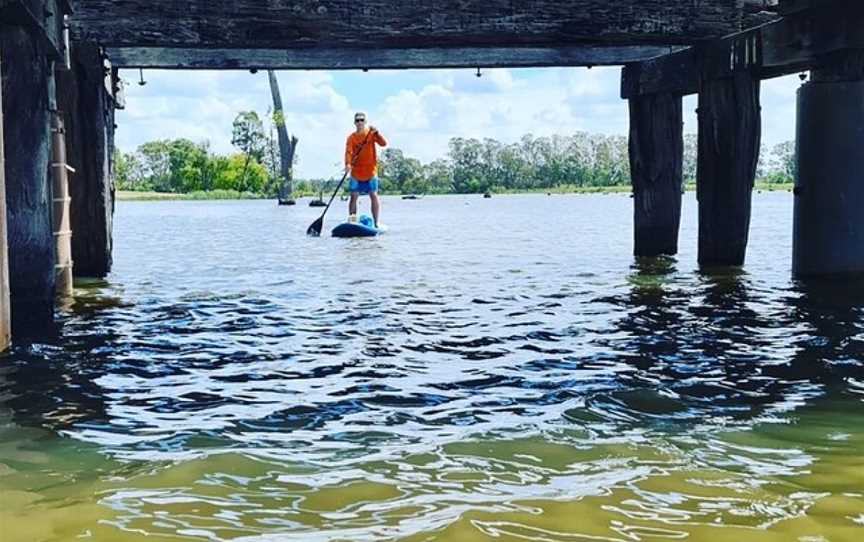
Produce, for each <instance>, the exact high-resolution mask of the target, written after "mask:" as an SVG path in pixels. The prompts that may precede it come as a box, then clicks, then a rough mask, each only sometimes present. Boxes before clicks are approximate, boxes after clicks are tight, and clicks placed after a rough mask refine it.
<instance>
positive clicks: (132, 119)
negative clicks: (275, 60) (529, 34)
mask: <svg viewBox="0 0 864 542" xmlns="http://www.w3.org/2000/svg"><path fill="white" fill-rule="evenodd" d="M122 75H123V77H124V78H126V79H129V80H130V82H131V83H132V84H131V85H130V86H129V88H128V92H127V109H126V111H122V112H118V116H117V119H118V125H119V129H118V132H117V137H118V145H119V146H120V148H121V149H123V150H125V151H131V150H133V149H134V148H135V147H136V146H137V145H139V144H141V143H143V142H145V141H149V140H153V139H159V138H169V137H171V138H173V137H186V138H189V139H192V140H195V141H202V140H209V141H210V142H211V145H212V148H213V150H214V151H216V152H221V153H228V152H234V150H233V149H232V147H231V143H230V140H231V123H232V121H233V120H234V117H235V116H236V114H237V113H238V112H239V111H242V110H249V109H253V110H256V111H258V112H259V113H260V114H262V115H263V114H264V113H265V112H267V111H268V109H270V108H271V106H272V104H271V101H270V91H269V85H268V82H267V75H266V72H259V73H257V74H255V75H252V74H250V73H249V72H239V71H238V72H170V71H158V72H157V71H152V72H146V73H145V77H146V78H147V80H148V85H146V86H144V87H140V86H138V85H136V84H135V81H137V78H138V73H137V72H123V74H122ZM367 75H368V76H369V77H368V78H367V77H366V76H367ZM340 77H343V76H342V75H341V73H340V72H300V71H292V72H280V73H279V80H280V87H281V91H282V99H283V102H284V106H285V114H286V120H287V124H288V126H289V130H290V131H292V132H293V133H295V134H296V135H297V136H298V137H299V138H300V145H299V147H298V156H299V162H298V166H297V176H298V177H300V178H308V177H327V176H332V175H335V174H336V172H337V171H338V169H339V162H340V161H341V156H342V152H343V145H344V141H345V136H347V134H348V133H349V131H350V130H351V124H350V119H351V116H352V114H353V112H354V110H355V109H361V107H358V106H359V105H360V104H369V103H371V104H372V105H370V106H369V107H367V109H368V113H369V117H370V120H371V121H372V124H374V125H376V126H377V127H378V128H379V129H380V130H381V131H382V133H383V134H384V135H385V136H386V137H387V138H388V140H390V142H391V145H392V146H394V147H398V148H400V149H402V150H403V151H405V152H406V153H407V154H408V155H409V156H414V157H416V158H419V159H420V160H422V161H424V162H429V161H431V160H434V159H435V158H439V157H441V156H443V155H444V154H445V153H446V152H447V144H448V141H449V140H450V138H452V137H475V138H481V139H482V138H485V137H491V138H495V139H498V140H500V141H504V142H512V141H516V140H518V139H519V138H520V137H521V136H522V135H524V134H527V133H532V134H534V135H535V136H542V135H552V134H562V135H569V134H572V133H575V132H577V131H588V132H599V133H606V134H621V135H626V134H627V130H628V123H629V119H628V108H627V102H626V101H625V100H622V99H620V97H619V93H620V90H619V80H620V69H619V68H594V69H592V70H587V69H584V68H561V69H544V70H505V69H496V70H491V69H484V70H483V76H482V77H481V78H477V77H475V75H474V71H472V70H432V71H426V72H417V71H415V72H410V73H406V72H398V71H394V72H382V73H375V74H371V73H370V74H363V76H360V77H359V79H358V76H357V74H353V75H352V77H353V78H352V79H351V81H357V80H359V81H361V82H362V81H369V83H368V84H369V85H370V87H369V89H371V88H372V87H374V86H375V85H376V84H377V87H375V88H377V89H379V90H380V88H384V89H390V90H387V92H384V94H381V92H379V93H378V94H375V96H377V97H376V98H374V101H371V102H370V99H371V98H370V96H371V95H372V94H374V93H371V94H370V92H367V90H369V89H364V88H360V87H361V86H362V83H361V84H360V85H358V84H356V83H352V85H350V87H349V88H348V89H347V90H345V91H344V93H342V92H339V91H338V90H337V88H338V85H337V84H336V83H338V82H339V81H345V80H346V79H339V78H340ZM384 77H386V80H387V84H386V85H381V84H380V81H381V78H384ZM418 81H419V82H420V83H419V84H418ZM797 83H798V82H797V79H795V78H794V77H793V78H782V79H777V80H772V81H767V82H765V83H764V84H763V89H762V96H763V99H762V105H763V126H764V128H763V138H764V140H765V142H766V144H774V143H776V142H780V141H785V140H788V139H792V138H793V137H794V122H795V88H796V87H797ZM695 107H696V99H695V97H688V98H686V100H685V109H684V111H685V132H695V131H696V117H695V113H694V110H695Z"/></svg>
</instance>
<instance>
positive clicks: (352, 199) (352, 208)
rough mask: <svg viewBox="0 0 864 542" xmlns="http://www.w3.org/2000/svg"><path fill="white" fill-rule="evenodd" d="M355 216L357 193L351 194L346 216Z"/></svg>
mask: <svg viewBox="0 0 864 542" xmlns="http://www.w3.org/2000/svg"><path fill="white" fill-rule="evenodd" d="M356 214H357V192H351V196H350V199H349V200H348V215H349V216H351V215H356Z"/></svg>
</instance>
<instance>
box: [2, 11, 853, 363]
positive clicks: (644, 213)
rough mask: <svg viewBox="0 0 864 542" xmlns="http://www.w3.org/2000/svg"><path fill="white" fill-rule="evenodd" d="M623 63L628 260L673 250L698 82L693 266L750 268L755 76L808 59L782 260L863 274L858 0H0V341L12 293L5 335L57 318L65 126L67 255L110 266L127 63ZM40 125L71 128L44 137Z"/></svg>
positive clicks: (81, 264) (87, 267)
mask: <svg viewBox="0 0 864 542" xmlns="http://www.w3.org/2000/svg"><path fill="white" fill-rule="evenodd" d="M67 23H68V29H69V33H68V36H67V35H66V34H65V32H64V28H65V27H64V25H65V24H67ZM616 64H626V66H625V69H624V71H623V78H622V88H621V91H622V98H625V99H628V100H629V101H630V121H631V125H630V128H631V130H630V163H631V177H632V182H633V191H634V203H635V205H634V226H635V227H634V233H635V235H634V251H635V253H636V254H637V255H640V256H656V255H658V254H674V253H675V252H676V251H677V239H678V227H679V222H680V213H681V175H682V167H681V163H682V149H683V141H682V133H681V130H682V123H681V114H682V105H681V104H682V102H681V100H682V96H684V95H687V94H692V93H698V94H699V110H698V117H699V119H698V122H699V153H698V154H699V165H698V173H697V186H698V197H699V263H700V265H701V266H703V267H706V268H710V267H712V266H717V265H720V266H728V265H733V266H738V265H741V264H743V263H744V257H745V253H746V247H747V236H748V231H749V222H750V194H751V191H752V188H753V180H754V176H755V173H756V164H757V160H758V152H759V148H760V143H761V141H760V133H759V127H760V125H761V122H760V121H761V117H760V115H761V113H760V110H761V105H760V99H761V98H760V93H759V85H760V81H761V80H763V79H765V78H768V77H775V76H777V75H781V74H785V73H794V72H796V71H799V70H808V69H809V70H812V78H811V81H810V82H809V83H807V85H805V86H804V87H803V88H802V90H801V91H800V92H799V115H798V118H799V128H798V130H799V133H798V137H797V139H798V141H799V142H802V143H800V144H799V147H800V148H799V150H798V156H797V160H798V163H797V171H798V179H797V180H796V181H797V187H796V202H795V206H796V207H795V226H794V229H795V233H794V238H795V247H794V248H793V262H794V266H793V267H794V271H795V273H796V274H799V275H802V276H805V275H806V276H809V275H820V274H834V273H850V272H854V273H864V250H862V248H861V247H862V245H861V242H860V240H861V239H862V238H864V214H861V213H860V211H859V210H860V208H861V206H862V205H864V183H862V179H861V173H860V172H861V168H860V167H859V162H860V156H861V154H862V152H864V151H862V149H864V132H862V131H861V130H860V126H861V125H864V106H862V104H864V2H861V1H860V0H699V1H695V0H693V1H679V0H568V1H566V2H561V1H560V0H534V1H533V2H522V1H521V0H441V1H438V2H427V1H426V0H402V1H399V0H267V1H263V0H0V72H2V87H0V90H2V93H0V95H2V97H0V106H2V107H0V123H2V130H0V151H5V153H4V152H0V249H2V247H3V245H4V242H5V241H4V238H5V237H8V251H4V250H0V350H2V348H3V347H4V345H5V343H6V342H7V340H8V334H7V333H6V331H5V330H6V329H8V324H9V321H8V320H9V319H8V316H7V314H8V310H9V308H10V304H11V312H12V319H13V322H12V327H13V331H14V332H15V334H16V335H20V334H22V333H26V332H27V330H28V328H29V329H32V330H43V331H44V330H45V329H48V324H50V321H51V320H52V319H53V309H54V300H53V295H54V291H55V273H56V270H55V265H54V264H55V259H57V258H58V257H56V256H55V248H57V246H55V245H57V243H55V242H54V237H55V236H57V235H58V234H61V233H62V234H63V235H68V234H69V232H68V231H65V230H67V229H69V227H67V226H62V227H61V228H60V229H58V230H57V231H52V221H53V219H55V218H56V216H55V215H56V213H52V202H54V203H57V199H56V195H55V194H52V193H51V192H52V189H51V188H49V186H50V184H49V183H48V170H49V165H51V166H52V167H51V168H50V169H51V170H52V171H54V170H57V169H59V168H60V166H62V164H60V163H59V162H60V161H61V160H59V159H56V158H55V155H56V156H60V153H59V152H57V149H58V148H60V147H61V145H60V144H59V142H61V141H65V144H66V147H68V152H66V155H67V157H68V161H69V165H70V166H72V167H73V168H74V169H75V173H73V175H72V180H71V182H70V185H69V186H70V196H71V199H72V203H71V206H72V207H71V211H72V212H71V226H70V227H71V232H72V233H71V235H72V247H71V251H72V259H73V261H74V266H75V267H74V269H75V271H76V274H85V275H91V276H92V275H97V276H104V275H105V274H106V273H108V272H109V271H110V268H111V246H112V241H111V229H112V227H111V224H112V216H113V210H114V205H113V204H114V200H113V198H114V190H113V181H112V178H113V164H112V159H111V157H112V153H113V141H114V109H115V108H116V107H118V106H121V103H122V100H121V99H120V96H119V94H118V90H119V89H120V85H119V84H118V75H117V71H118V69H119V68H123V67H142V68H174V69H204V68H207V69H251V68H259V69H265V68H273V69H327V70H332V69H357V68H361V69H399V68H436V67H447V68H475V67H528V66H594V65H616ZM46 104H48V107H46ZM58 117H62V118H58ZM61 120H62V122H60V121H61ZM52 126H65V130H63V131H62V132H57V131H56V130H55V132H54V133H55V135H57V137H54V138H52V137H51V134H52V131H51V130H52V128H51V127H52ZM61 134H62V135H63V137H60V135H61ZM4 136H5V141H3V137H4ZM55 140H56V142H57V144H56V145H54V144H53V142H54V141H55ZM4 159H5V164H4ZM4 174H5V183H4V182H3V176H4ZM4 184H5V189H6V190H5V192H6V194H5V198H4V197H3V194H2V188H4V186H2V185H4ZM4 200H5V205H6V207H7V208H8V232H4V231H3V228H2V225H3V224H4V223H6V222H7V220H6V218H7V217H6V212H5V209H4ZM54 229H57V228H56V227H55V228H54ZM61 230H63V231H61ZM7 234H8V235H7ZM7 254H8V261H6V260H5V258H6V256H7ZM6 269H8V272H9V281H8V288H7V285H6V283H5V280H4V278H5V275H4V273H5V270H6ZM10 294H11V297H10Z"/></svg>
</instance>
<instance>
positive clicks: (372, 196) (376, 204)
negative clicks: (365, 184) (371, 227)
mask: <svg viewBox="0 0 864 542" xmlns="http://www.w3.org/2000/svg"><path fill="white" fill-rule="evenodd" d="M369 200H370V201H371V202H372V218H373V219H374V220H375V227H376V228H377V227H378V213H379V212H380V211H381V202H380V201H378V192H370V193H369Z"/></svg>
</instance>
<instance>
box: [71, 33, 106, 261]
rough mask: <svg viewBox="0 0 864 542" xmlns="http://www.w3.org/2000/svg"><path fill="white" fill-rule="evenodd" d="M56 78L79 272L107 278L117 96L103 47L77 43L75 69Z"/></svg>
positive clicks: (75, 259)
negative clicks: (70, 175)
mask: <svg viewBox="0 0 864 542" xmlns="http://www.w3.org/2000/svg"><path fill="white" fill-rule="evenodd" d="M57 77H58V80H57V85H58V89H59V93H58V98H59V108H60V111H61V113H62V114H63V117H64V120H65V125H66V154H67V161H68V162H69V165H70V166H72V167H73V168H74V169H75V182H73V183H71V184H70V186H69V192H70V195H71V197H72V209H71V218H72V231H74V232H75V235H74V236H73V237H72V259H73V260H74V262H75V268H74V271H75V275H76V276H90V277H104V276H105V275H107V274H108V272H109V271H111V264H112V256H111V250H112V245H113V240H112V222H113V218H114V180H113V156H112V152H113V147H114V100H113V98H112V96H111V95H110V94H109V90H108V87H106V79H107V80H108V85H110V84H111V83H110V81H111V79H110V78H111V74H110V70H107V69H106V67H105V65H104V61H103V58H102V55H101V52H100V50H99V47H98V46H96V45H95V44H90V43H73V45H72V69H71V70H70V71H67V72H58V74H57Z"/></svg>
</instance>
